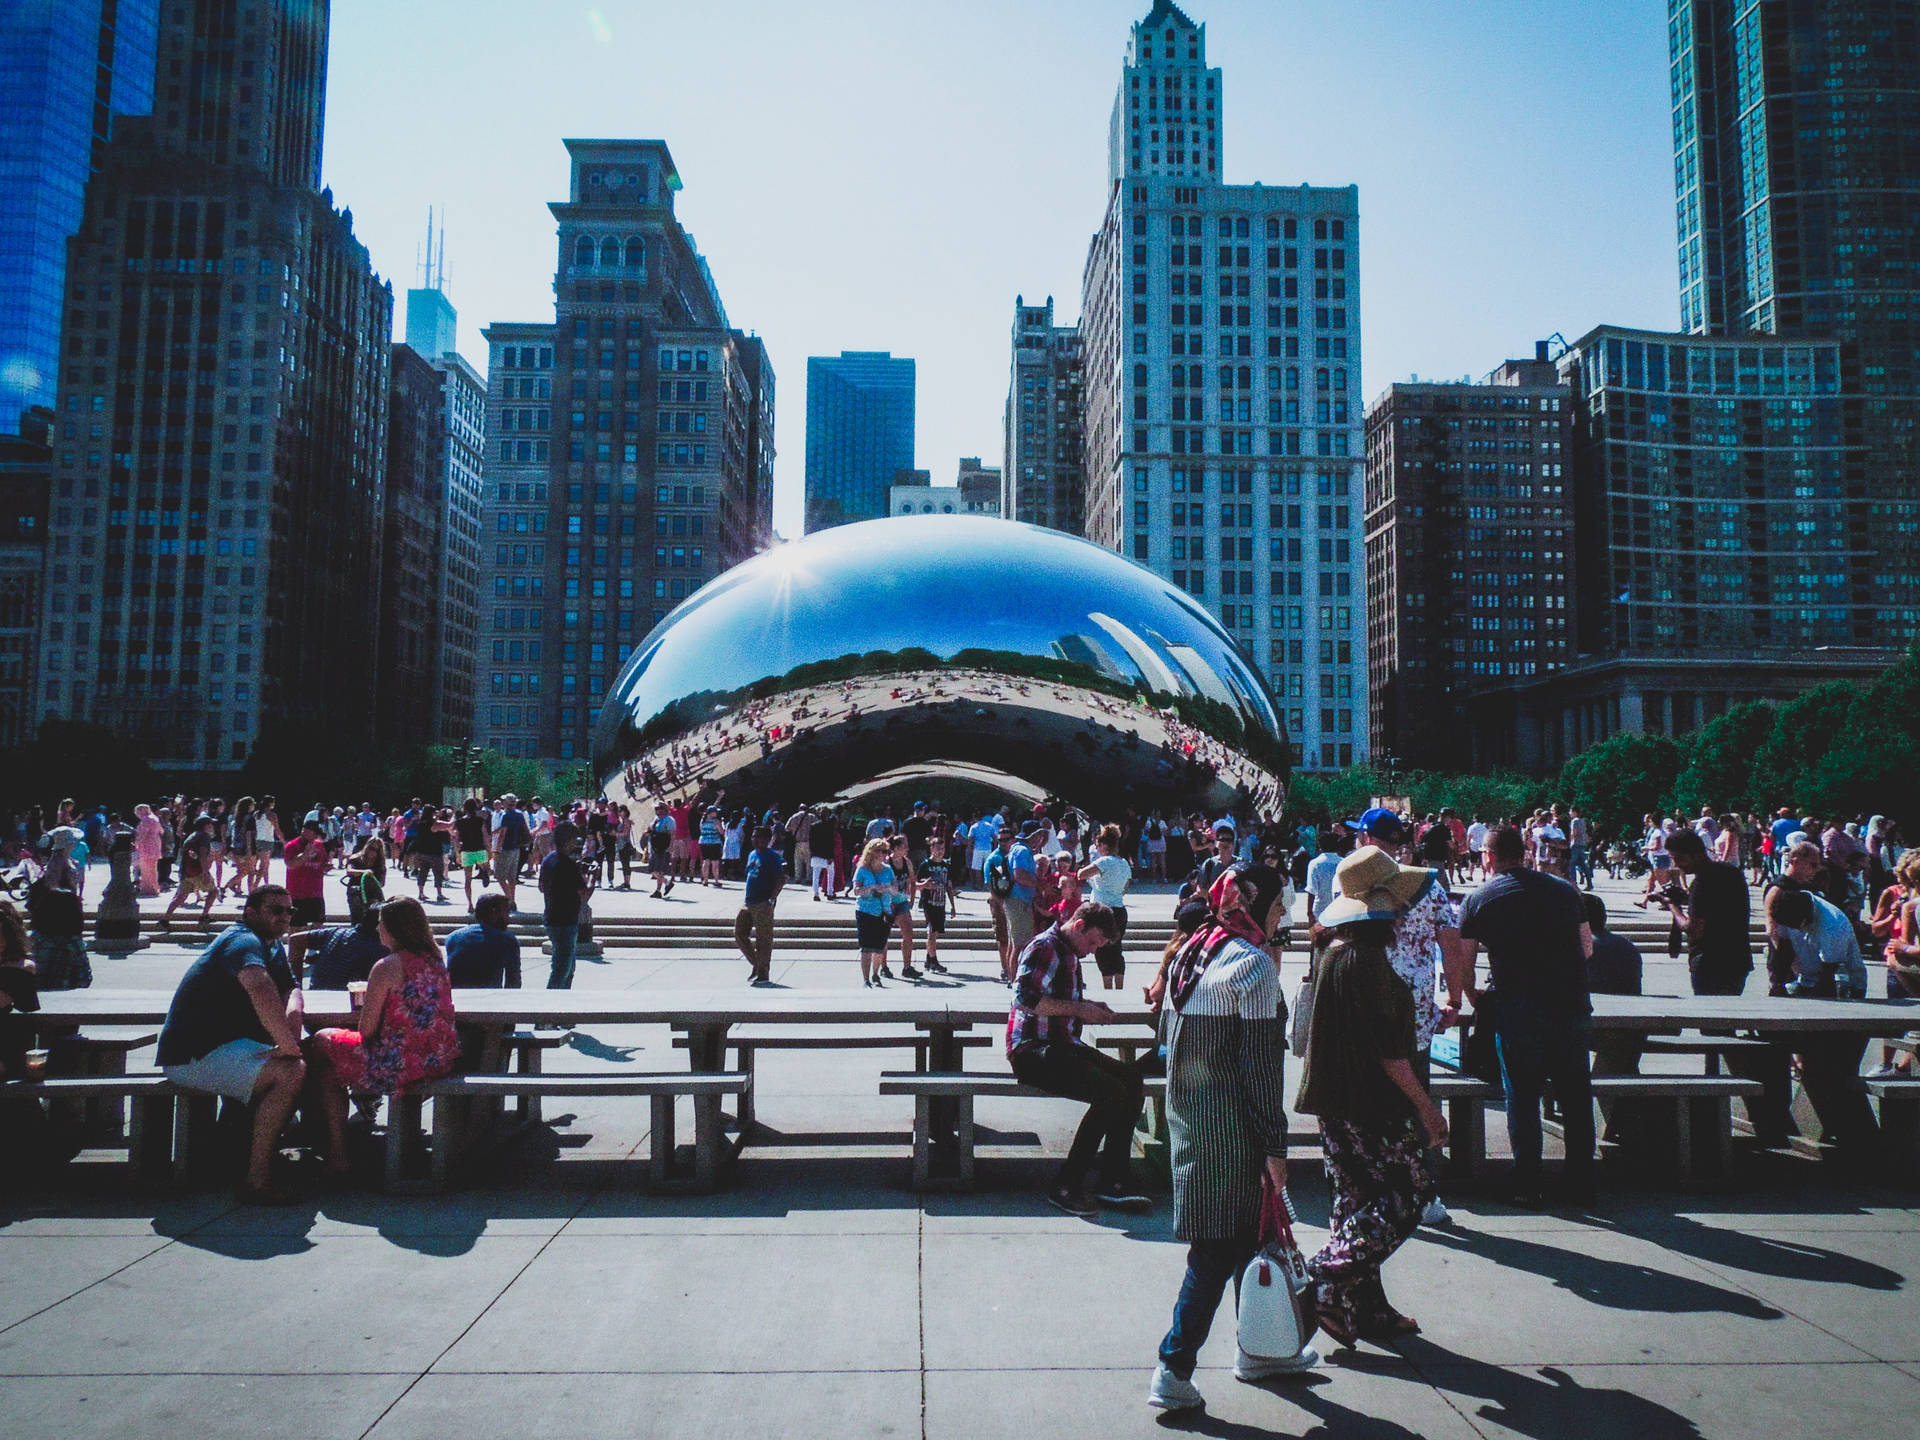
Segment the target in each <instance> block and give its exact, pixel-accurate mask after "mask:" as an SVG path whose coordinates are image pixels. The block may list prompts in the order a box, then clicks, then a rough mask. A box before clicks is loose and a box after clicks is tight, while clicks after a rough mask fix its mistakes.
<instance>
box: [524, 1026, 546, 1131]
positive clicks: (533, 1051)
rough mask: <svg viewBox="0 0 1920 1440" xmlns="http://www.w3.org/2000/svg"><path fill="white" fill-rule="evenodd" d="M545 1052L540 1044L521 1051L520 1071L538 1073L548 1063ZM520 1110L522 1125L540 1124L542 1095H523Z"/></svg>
mask: <svg viewBox="0 0 1920 1440" xmlns="http://www.w3.org/2000/svg"><path fill="white" fill-rule="evenodd" d="M545 1054H546V1052H545V1051H544V1050H543V1049H542V1048H541V1047H540V1046H538V1045H529V1046H528V1047H527V1048H526V1049H524V1050H522V1051H521V1052H520V1073H521V1074H522V1075H538V1074H539V1073H540V1072H541V1070H542V1068H543V1067H544V1066H545V1064H546V1061H545V1059H544V1058H543V1057H544V1056H545ZM519 1111H520V1114H519V1117H518V1118H519V1120H520V1123H521V1124H522V1125H538V1124H539V1123H540V1119H541V1110H540V1097H539V1096H538V1095H522V1096H521V1097H520V1104H519Z"/></svg>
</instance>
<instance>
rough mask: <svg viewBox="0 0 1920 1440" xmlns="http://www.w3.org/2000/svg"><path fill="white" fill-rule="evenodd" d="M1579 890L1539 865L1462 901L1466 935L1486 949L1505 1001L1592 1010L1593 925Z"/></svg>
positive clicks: (1556, 1011) (1554, 1011) (1558, 1011)
mask: <svg viewBox="0 0 1920 1440" xmlns="http://www.w3.org/2000/svg"><path fill="white" fill-rule="evenodd" d="M1586 918H1587V917H1586V911H1585V909H1584V908H1583V907H1582V905H1581V901H1580V892H1579V891H1578V890H1576V889H1574V888H1573V886H1571V885H1569V884H1568V883H1567V882H1566V881H1564V880H1562V879H1560V878H1559V877H1557V876H1554V875H1544V874H1542V873H1541V872H1540V871H1538V870H1507V871H1503V872H1502V873H1501V874H1498V875H1496V876H1494V877H1493V879H1491V880H1489V881H1488V882H1487V883H1486V884H1485V885H1482V886H1481V887H1480V888H1479V889H1478V890H1476V891H1474V892H1473V894H1471V895H1469V896H1468V897H1467V899H1466V903H1465V904H1463V905H1462V906H1461V907H1460V935H1461V938H1462V939H1465V940H1473V941H1476V942H1478V943H1479V944H1480V945H1481V946H1482V947H1484V948H1485V950H1486V952H1487V973H1488V975H1489V977H1490V978H1491V980H1492V983H1493V988H1494V989H1495V990H1497V991H1499V992H1500V997H1501V1000H1502V1001H1503V1002H1505V1001H1509V1000H1510V1001H1512V1002H1513V1003H1514V1004H1515V1005H1517V1006H1524V1007H1526V1008H1527V1009H1528V1010H1530V1011H1534V1012H1536V1013H1541V1014H1546V1015H1551V1016H1567V1015H1589V1014H1591V1013H1592V1012H1593V1004H1592V1001H1591V1000H1590V999H1589V998H1588V994H1587V961H1586V957H1585V956H1584V955H1583V954H1581V951H1580V927H1581V926H1582V925H1584V924H1585V923H1586Z"/></svg>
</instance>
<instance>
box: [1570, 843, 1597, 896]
mask: <svg viewBox="0 0 1920 1440" xmlns="http://www.w3.org/2000/svg"><path fill="white" fill-rule="evenodd" d="M1567 869H1568V871H1569V872H1570V873H1571V876H1572V878H1573V879H1574V880H1575V881H1576V882H1577V883H1579V884H1582V885H1585V886H1586V887H1587V889H1589V890H1591V889H1592V888H1593V852H1592V851H1591V850H1589V849H1588V848H1587V847H1586V846H1584V845H1575V846H1574V847H1573V848H1572V849H1571V850H1569V851H1568V852H1567Z"/></svg>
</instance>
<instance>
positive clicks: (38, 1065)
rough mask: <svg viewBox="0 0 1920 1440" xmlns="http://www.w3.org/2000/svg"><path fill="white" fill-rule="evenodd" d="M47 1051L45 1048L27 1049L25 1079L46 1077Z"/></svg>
mask: <svg viewBox="0 0 1920 1440" xmlns="http://www.w3.org/2000/svg"><path fill="white" fill-rule="evenodd" d="M47 1053H48V1052H46V1051H45V1050H29V1051H27V1079H29V1080H44V1079H46V1078H47Z"/></svg>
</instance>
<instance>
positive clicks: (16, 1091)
mask: <svg viewBox="0 0 1920 1440" xmlns="http://www.w3.org/2000/svg"><path fill="white" fill-rule="evenodd" d="M0 1096H5V1097H7V1098H9V1099H13V1098H20V1099H33V1100H45V1101H47V1102H48V1104H49V1105H50V1106H52V1107H55V1108H56V1109H57V1108H58V1107H61V1106H63V1105H85V1106H93V1105H97V1104H108V1103H110V1104H113V1105H115V1106H118V1105H120V1104H122V1103H129V1104H130V1109H131V1112H132V1118H131V1121H130V1122H129V1123H128V1125H127V1127H126V1135H125V1138H126V1146H127V1164H128V1166H129V1168H130V1169H132V1170H133V1171H134V1173H135V1174H137V1175H141V1176H143V1177H146V1178H149V1179H156V1180H161V1179H169V1178H178V1177H179V1176H180V1174H181V1172H182V1170H183V1169H184V1167H185V1163H186V1157H187V1151H188V1146H187V1144H186V1137H185V1134H184V1120H185V1116H186V1113H187V1108H188V1107H187V1106H186V1105H185V1104H182V1103H178V1102H181V1101H183V1100H185V1099H186V1098H187V1097H186V1096H185V1095H183V1094H182V1092H180V1091H179V1090H176V1089H175V1088H174V1085H173V1082H172V1081H171V1080H169V1079H167V1077H166V1076H164V1075H158V1074H139V1075H128V1074H126V1073H124V1071H123V1072H122V1073H120V1074H118V1075H64V1076H58V1077H54V1078H50V1079H46V1080H9V1081H6V1082H4V1083H0Z"/></svg>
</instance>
